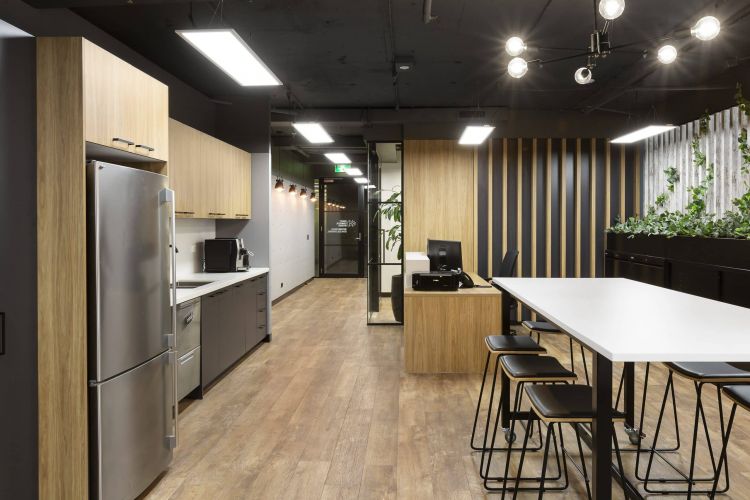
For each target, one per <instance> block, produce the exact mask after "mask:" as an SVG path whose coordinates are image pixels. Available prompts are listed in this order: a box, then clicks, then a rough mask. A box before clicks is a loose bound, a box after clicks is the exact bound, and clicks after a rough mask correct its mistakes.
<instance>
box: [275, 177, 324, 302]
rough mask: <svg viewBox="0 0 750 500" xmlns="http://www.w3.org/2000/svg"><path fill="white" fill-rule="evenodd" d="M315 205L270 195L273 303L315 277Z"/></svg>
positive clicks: (282, 196) (305, 201) (284, 194)
mask: <svg viewBox="0 0 750 500" xmlns="http://www.w3.org/2000/svg"><path fill="white" fill-rule="evenodd" d="M314 212H315V203H311V202H310V201H308V199H302V198H300V197H299V196H290V195H289V194H287V192H286V191H282V192H277V191H273V190H272V191H271V269H272V272H271V277H270V281H271V283H270V291H271V300H275V299H277V298H278V297H280V296H282V295H284V294H285V293H287V292H289V291H290V290H292V289H294V288H295V287H296V286H299V285H301V284H302V283H304V282H306V281H307V280H309V279H311V278H312V277H313V276H314V275H315V235H314V233H313V231H314V230H315V220H314Z"/></svg>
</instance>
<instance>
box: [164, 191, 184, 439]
mask: <svg viewBox="0 0 750 500" xmlns="http://www.w3.org/2000/svg"><path fill="white" fill-rule="evenodd" d="M159 202H160V203H162V204H165V203H168V204H169V234H170V242H169V255H170V260H171V263H170V264H171V267H172V279H171V282H172V283H171V292H172V331H171V332H170V334H169V336H168V340H167V343H168V344H169V347H170V351H169V362H170V363H171V364H172V398H173V399H172V401H173V406H172V415H173V421H174V434H173V435H172V436H168V438H167V439H168V441H169V445H170V447H172V448H176V447H177V417H178V414H179V400H178V396H177V351H176V349H177V252H176V249H177V236H176V228H175V203H174V191H172V190H171V189H169V188H164V189H163V190H162V191H161V192H160V193H159Z"/></svg>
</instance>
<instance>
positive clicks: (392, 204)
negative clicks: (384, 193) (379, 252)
mask: <svg viewBox="0 0 750 500" xmlns="http://www.w3.org/2000/svg"><path fill="white" fill-rule="evenodd" d="M378 194H380V193H378ZM400 198H401V190H399V189H395V190H394V191H393V192H392V193H391V195H390V196H389V197H388V198H387V199H386V200H385V201H384V202H382V203H383V206H382V207H380V208H379V209H378V210H377V211H376V212H375V217H374V219H377V218H378V217H380V216H382V217H385V218H386V219H387V220H389V221H391V222H393V225H392V226H391V227H390V228H389V229H388V230H387V231H386V234H385V248H386V249H388V250H392V249H393V248H396V249H397V250H396V257H397V258H398V260H403V258H404V245H403V243H402V225H403V223H402V218H401V213H402V212H401V210H402V206H401V199H400ZM396 245H398V246H396Z"/></svg>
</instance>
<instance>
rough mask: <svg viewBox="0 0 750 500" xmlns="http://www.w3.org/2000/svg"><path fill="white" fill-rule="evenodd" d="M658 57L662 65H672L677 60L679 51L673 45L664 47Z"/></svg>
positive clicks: (660, 49)
mask: <svg viewBox="0 0 750 500" xmlns="http://www.w3.org/2000/svg"><path fill="white" fill-rule="evenodd" d="M656 57H657V58H658V59H659V62H660V63H662V64H672V63H673V62H674V61H675V59H677V49H676V48H674V46H673V45H664V46H662V47H661V48H659V52H657V53H656Z"/></svg>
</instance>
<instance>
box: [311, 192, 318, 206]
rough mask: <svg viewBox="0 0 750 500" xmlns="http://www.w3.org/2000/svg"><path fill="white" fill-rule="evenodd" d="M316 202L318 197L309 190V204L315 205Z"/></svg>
mask: <svg viewBox="0 0 750 500" xmlns="http://www.w3.org/2000/svg"><path fill="white" fill-rule="evenodd" d="M316 201H318V197H317V196H316V195H315V190H314V189H311V190H310V203H315V202H316Z"/></svg>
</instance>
